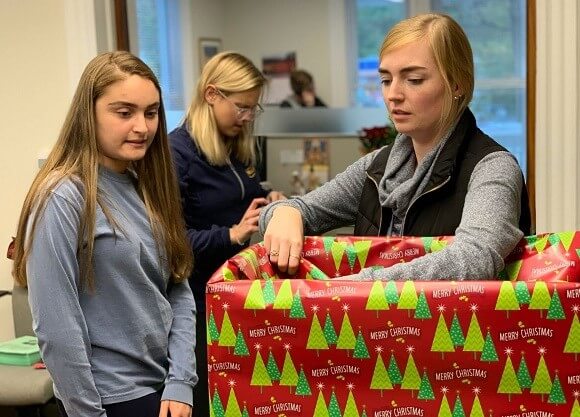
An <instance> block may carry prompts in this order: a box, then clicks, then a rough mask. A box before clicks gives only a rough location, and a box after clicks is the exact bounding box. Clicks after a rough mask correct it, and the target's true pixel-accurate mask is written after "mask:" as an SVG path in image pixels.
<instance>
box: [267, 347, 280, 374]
mask: <svg viewBox="0 0 580 417" xmlns="http://www.w3.org/2000/svg"><path fill="white" fill-rule="evenodd" d="M269 349H270V353H269V354H268V363H267V364H266V370H267V371H268V376H270V379H271V380H272V381H280V369H278V364H277V363H276V359H275V358H274V355H273V354H272V348H271V347H270V348H269Z"/></svg>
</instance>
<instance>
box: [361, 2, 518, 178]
mask: <svg viewBox="0 0 580 417" xmlns="http://www.w3.org/2000/svg"><path fill="white" fill-rule="evenodd" d="M356 2H357V6H356V13H357V18H356V22H357V31H356V33H357V43H358V55H357V56H358V83H357V88H356V100H357V105H359V106H363V107H382V106H384V102H383V98H382V95H381V89H380V84H379V81H378V80H379V78H378V75H377V68H378V49H379V47H380V45H381V43H382V41H383V38H384V36H385V34H386V33H387V32H388V30H389V29H390V27H392V26H393V24H394V23H396V22H398V21H399V20H401V19H403V18H405V17H406V16H412V15H416V14H418V13H422V12H425V11H429V10H433V11H437V12H441V13H446V14H449V15H450V16H452V17H453V18H454V19H455V20H457V21H458V22H459V24H461V26H462V27H463V29H464V30H465V32H466V33H467V36H468V37H469V40H470V42H471V47H472V48H473V54H474V61H475V91H474V97H473V101H472V102H471V104H470V108H471V110H472V111H473V112H474V113H475V116H476V117H477V121H478V124H479V126H480V128H481V129H482V130H483V131H484V132H485V133H487V134H489V135H490V136H491V137H493V138H494V139H496V140H497V141H498V142H500V143H501V144H502V145H503V146H505V147H506V148H507V149H509V150H510V152H512V153H513V154H514V155H515V156H516V158H517V160H518V162H519V164H520V166H521V168H522V171H523V172H526V169H527V167H526V151H527V150H526V2H525V0H513V1H505V0H431V1H429V0H409V1H404V0H356Z"/></svg>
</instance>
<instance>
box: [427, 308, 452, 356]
mask: <svg viewBox="0 0 580 417" xmlns="http://www.w3.org/2000/svg"><path fill="white" fill-rule="evenodd" d="M431 352H441V358H444V357H445V352H455V347H454V346H453V341H452V340H451V335H450V334H449V329H447V323H446V322H445V318H444V317H443V312H440V313H439V320H438V322H437V329H436V330H435V336H433V343H432V344H431Z"/></svg>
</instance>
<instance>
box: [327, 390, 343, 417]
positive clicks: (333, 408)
mask: <svg viewBox="0 0 580 417" xmlns="http://www.w3.org/2000/svg"><path fill="white" fill-rule="evenodd" d="M328 415H329V416H330V417H342V415H341V414H340V406H339V405H338V400H337V399H336V394H335V393H334V387H333V388H332V395H331V396H330V401H329V402H328Z"/></svg>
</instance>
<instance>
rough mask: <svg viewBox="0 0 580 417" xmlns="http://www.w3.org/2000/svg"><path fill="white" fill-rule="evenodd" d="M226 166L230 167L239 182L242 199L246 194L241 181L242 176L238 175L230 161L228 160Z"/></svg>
mask: <svg viewBox="0 0 580 417" xmlns="http://www.w3.org/2000/svg"><path fill="white" fill-rule="evenodd" d="M228 166H229V167H230V169H231V170H232V172H233V173H234V175H235V176H236V178H237V179H238V182H239V183H240V188H241V189H242V200H243V199H244V197H245V196H246V189H245V188H244V183H243V182H242V178H241V177H240V174H238V172H237V171H236V169H235V168H234V166H233V165H232V163H231V161H228Z"/></svg>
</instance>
